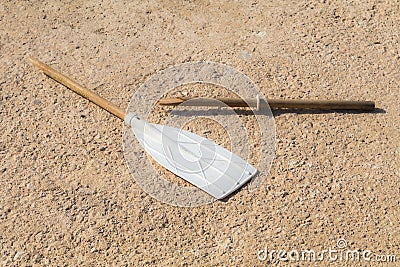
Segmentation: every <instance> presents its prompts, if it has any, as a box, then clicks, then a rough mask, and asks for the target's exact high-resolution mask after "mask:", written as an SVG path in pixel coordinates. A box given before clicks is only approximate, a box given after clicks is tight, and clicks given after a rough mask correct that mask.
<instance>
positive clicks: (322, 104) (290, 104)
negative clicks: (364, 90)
mask: <svg viewBox="0 0 400 267" xmlns="http://www.w3.org/2000/svg"><path fill="white" fill-rule="evenodd" d="M188 100H191V101H188ZM215 100H217V101H215ZM185 101H188V102H185ZM221 102H222V103H224V104H226V105H228V106H230V107H252V108H256V107H259V106H260V104H262V102H263V100H262V99H258V98H254V99H246V100H245V99H241V98H210V99H207V98H196V97H177V98H164V99H160V100H159V101H158V104H159V105H162V106H177V105H180V104H182V105H186V106H221ZM264 103H265V101H264ZM267 103H268V105H269V106H270V108H271V109H280V108H293V109H319V110H373V109H375V102H373V101H347V100H284V99H267Z"/></svg>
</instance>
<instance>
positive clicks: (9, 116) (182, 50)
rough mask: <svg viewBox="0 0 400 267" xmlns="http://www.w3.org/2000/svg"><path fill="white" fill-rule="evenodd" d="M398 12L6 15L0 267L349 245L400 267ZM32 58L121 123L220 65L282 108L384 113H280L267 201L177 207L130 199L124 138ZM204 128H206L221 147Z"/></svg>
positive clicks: (199, 4) (133, 194)
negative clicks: (198, 64) (171, 79)
mask: <svg viewBox="0 0 400 267" xmlns="http://www.w3.org/2000/svg"><path fill="white" fill-rule="evenodd" d="M399 13H400V3H399V2H398V1H392V0H382V1H370V0H367V1H277V0H272V1H264V2H262V1H242V0H241V1H234V2H232V1H211V2H208V1H158V2H157V1H63V2H61V1H36V0H34V1H1V2H0V25H1V27H0V122H1V124H0V130H1V131H0V134H1V138H0V266H32V265H43V266H79V265H85V266H95V265H101V266H106V265H110V266H145V265H157V266H172V265H174V266H192V265H195V266H240V265H244V266H266V265H267V264H268V263H269V260H268V259H267V260H265V261H262V260H260V259H258V258H257V254H258V252H259V250H263V249H264V248H265V247H266V246H267V247H268V249H270V250H272V249H274V250H279V249H286V250H291V249H297V250H305V249H313V250H315V251H322V250H324V249H328V248H335V247H336V246H337V241H338V240H340V239H345V240H346V241H347V248H350V249H352V250H356V249H359V250H371V251H373V252H374V253H375V254H379V255H388V254H395V255H397V264H399V262H400V246H399V244H400V232H399V228H400V224H399V221H400V215H399V214H400V208H399V207H400V197H399V196H400V179H399V178H400V173H399V169H400V147H399V137H400V136H399V135H400V134H399V133H400V130H399V128H400V127H399V126H400V111H399V100H400V90H399V87H400V72H399V65H400V54H399V53H400V50H399V49H400V36H399V25H400V16H399ZM29 55H32V56H37V57H38V58H40V59H41V60H42V61H44V62H46V63H48V64H50V65H51V66H53V67H54V68H56V69H59V70H61V71H62V72H64V73H66V74H67V75H69V76H71V77H74V78H75V79H77V80H79V81H80V82H81V83H82V84H84V85H85V86H87V87H88V88H91V89H93V90H94V91H96V92H97V93H99V94H101V95H102V96H104V97H106V98H107V99H109V100H111V101H113V102H115V103H116V104H118V105H119V106H121V107H123V108H125V107H126V106H127V105H128V103H129V100H130V97H131V96H132V95H133V93H134V92H135V90H136V88H138V87H139V86H140V85H141V84H142V83H143V82H144V81H145V80H146V79H147V78H148V77H150V76H151V75H153V74H154V73H156V72H157V71H159V70H162V69H164V68H166V67H169V66H173V65H175V64H179V63H182V62H188V61H193V60H207V61H215V62H221V63H226V64H228V65H230V66H232V67H234V68H236V69H238V70H240V71H242V72H243V73H245V74H246V75H247V76H249V77H250V78H251V79H252V80H253V81H254V82H255V83H256V84H257V85H258V86H259V87H260V89H261V91H262V92H263V93H264V94H265V95H267V96H268V97H270V98H287V99H348V100H374V101H376V103H377V106H378V107H379V109H378V110H377V111H375V112H372V113H358V112H310V111H302V112H296V111H294V110H281V111H274V116H275V123H276V137H277V147H276V159H275V161H274V164H273V166H272V168H271V171H270V174H269V175H268V177H266V181H265V182H264V183H263V185H262V186H261V188H259V189H258V190H257V191H255V192H248V190H241V191H239V192H238V193H237V194H236V195H234V196H233V197H232V198H230V199H229V200H228V201H227V202H221V201H217V202H214V203H212V204H209V205H205V206H201V207H197V208H180V207H173V206H170V205H167V204H163V203H161V202H159V201H157V200H155V199H153V198H151V197H150V196H148V195H147V194H146V192H144V191H143V190H142V189H141V188H140V187H139V186H138V185H137V184H136V183H135V180H134V178H133V177H132V175H131V174H130V173H129V170H128V168H127V166H126V164H125V160H124V157H123V152H122V144H121V143H122V142H121V136H122V122H121V121H120V120H118V119H117V118H115V117H113V116H112V115H110V114H108V113H107V112H105V111H104V110H102V109H100V108H98V107H97V106H95V105H93V104H91V103H89V102H88V101H86V100H85V99H82V98H80V97H78V96H76V95H75V94H74V93H72V92H70V91H69V90H67V89H66V88H65V87H63V86H61V85H59V84H57V83H56V82H54V81H52V80H51V79H48V78H46V77H45V76H44V75H42V74H41V73H39V72H38V71H37V70H35V69H34V68H33V67H32V66H31V65H30V64H29V63H28V62H27V60H26V59H27V57H28V56H29ZM190 90H191V89H190V88H189V89H188V92H189V94H190V92H193V91H190ZM196 90H201V88H197V89H196ZM159 119H160V118H157V116H154V121H157V120H159ZM248 120H251V119H250V118H248ZM210 123H211V122H207V123H204V126H208V125H211V124H210ZM189 126H190V125H189ZM189 126H188V127H189ZM196 127H197V128H196ZM209 127H210V128H212V129H204V131H206V132H202V130H201V128H199V127H198V125H197V126H196V125H195V126H194V128H195V130H196V131H197V132H198V133H200V134H202V133H203V134H206V135H208V136H209V137H210V138H212V139H214V140H215V141H216V142H219V143H221V144H224V142H225V138H226V135H225V134H224V133H222V134H218V131H221V132H223V130H222V129H220V128H219V127H217V126H215V127H212V126H209ZM189 128H190V127H189ZM207 130H210V132H207ZM219 138H222V139H221V140H219ZM273 262H275V263H276V264H279V262H278V260H276V261H274V260H273ZM281 263H282V264H285V265H289V264H293V265H295V264H298V265H300V266H302V265H305V266H306V265H309V264H310V263H309V262H305V261H298V262H289V263H288V262H286V263H284V262H281ZM328 263H329V261H328V260H325V261H324V262H323V263H322V265H327V264H328ZM331 264H332V265H334V266H343V265H344V264H345V263H344V262H343V261H339V260H336V261H332V262H331ZM366 264H367V265H368V264H372V265H373V264H374V263H371V262H365V261H362V260H360V261H356V262H352V263H351V265H355V266H357V265H360V266H365V265H366ZM391 264H392V266H396V263H391ZM388 265H390V264H388ZM382 266H383V265H382Z"/></svg>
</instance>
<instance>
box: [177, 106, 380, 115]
mask: <svg viewBox="0 0 400 267" xmlns="http://www.w3.org/2000/svg"><path fill="white" fill-rule="evenodd" d="M233 110H234V111H235V113H236V115H243V116H252V115H254V114H260V113H261V112H259V111H257V110H251V109H244V108H240V109H237V108H234V109H233ZM290 113H295V114H300V115H301V114H330V113H340V114H366V113H370V114H386V111H385V110H384V109H381V108H376V109H374V110H341V109H337V110H317V109H283V108H282V109H273V110H272V115H274V116H275V117H277V116H280V115H284V114H290ZM263 114H265V112H263ZM174 115H175V116H184V117H193V116H209V115H233V113H232V110H231V109H225V108H208V109H207V110H189V109H187V110H174Z"/></svg>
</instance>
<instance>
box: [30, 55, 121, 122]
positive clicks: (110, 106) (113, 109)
mask: <svg viewBox="0 0 400 267" xmlns="http://www.w3.org/2000/svg"><path fill="white" fill-rule="evenodd" d="M28 59H29V61H30V62H32V64H33V65H35V66H36V67H37V68H39V69H40V70H41V71H42V72H43V73H44V74H46V75H47V76H49V77H50V78H52V79H53V80H55V81H57V82H59V83H61V84H62V85H65V86H66V87H67V88H69V89H71V90H72V91H74V92H75V93H77V94H78V95H80V96H82V97H84V98H86V99H88V100H90V101H91V102H93V103H95V104H96V105H98V106H99V107H101V108H103V109H105V110H107V111H108V112H110V113H111V114H113V115H115V116H117V117H118V118H120V119H122V120H123V119H124V118H125V111H124V110H122V109H121V108H119V107H118V106H116V105H115V104H114V103H112V102H110V101H108V100H107V99H105V98H103V97H101V96H99V95H98V94H96V93H94V92H93V91H92V90H89V89H87V88H85V87H84V86H82V85H80V84H79V83H77V82H76V81H74V80H72V79H71V78H69V77H67V76H65V75H64V74H62V73H60V72H58V71H56V70H55V69H53V68H51V67H50V66H48V65H46V64H45V63H43V62H41V61H39V60H37V59H36V58H33V57H29V58H28Z"/></svg>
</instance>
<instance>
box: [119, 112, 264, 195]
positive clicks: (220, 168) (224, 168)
mask: <svg viewBox="0 0 400 267" xmlns="http://www.w3.org/2000/svg"><path fill="white" fill-rule="evenodd" d="M125 122H126V123H127V124H129V125H131V127H132V130H133V131H134V133H135V135H136V137H137V139H138V140H139V142H140V143H141V145H142V146H143V147H144V149H145V150H146V152H147V153H149V154H150V155H151V156H152V157H153V158H154V159H155V160H156V161H157V162H158V163H159V164H161V165H162V166H163V167H165V168H166V169H168V170H169V171H171V172H173V173H175V174H176V175H178V176H180V177H181V178H183V179H185V180H186V181H188V182H190V183H191V184H193V185H195V186H197V187H198V188H200V189H202V190H204V191H205V192H207V193H208V194H210V195H212V196H213V197H215V198H217V199H221V198H224V197H226V196H228V195H229V194H231V193H232V192H234V191H235V190H236V189H238V188H239V187H241V186H242V185H243V184H245V183H246V182H247V181H248V180H249V179H251V178H252V177H253V176H254V175H255V174H256V172H257V169H256V168H254V167H253V166H252V165H251V164H249V163H248V162H247V161H245V160H243V159H242V158H240V157H239V156H237V155H235V154H233V153H232V152H230V151H228V150H226V149H225V148H223V147H221V146H219V145H217V144H215V143H214V142H212V141H211V140H209V139H207V138H204V137H201V136H199V135H196V134H194V133H191V132H188V131H184V130H181V129H178V128H174V127H169V126H165V125H158V124H153V123H148V122H146V121H143V120H140V119H138V118H137V117H136V116H135V115H134V114H132V113H129V114H128V115H127V116H126V119H125Z"/></svg>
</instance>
